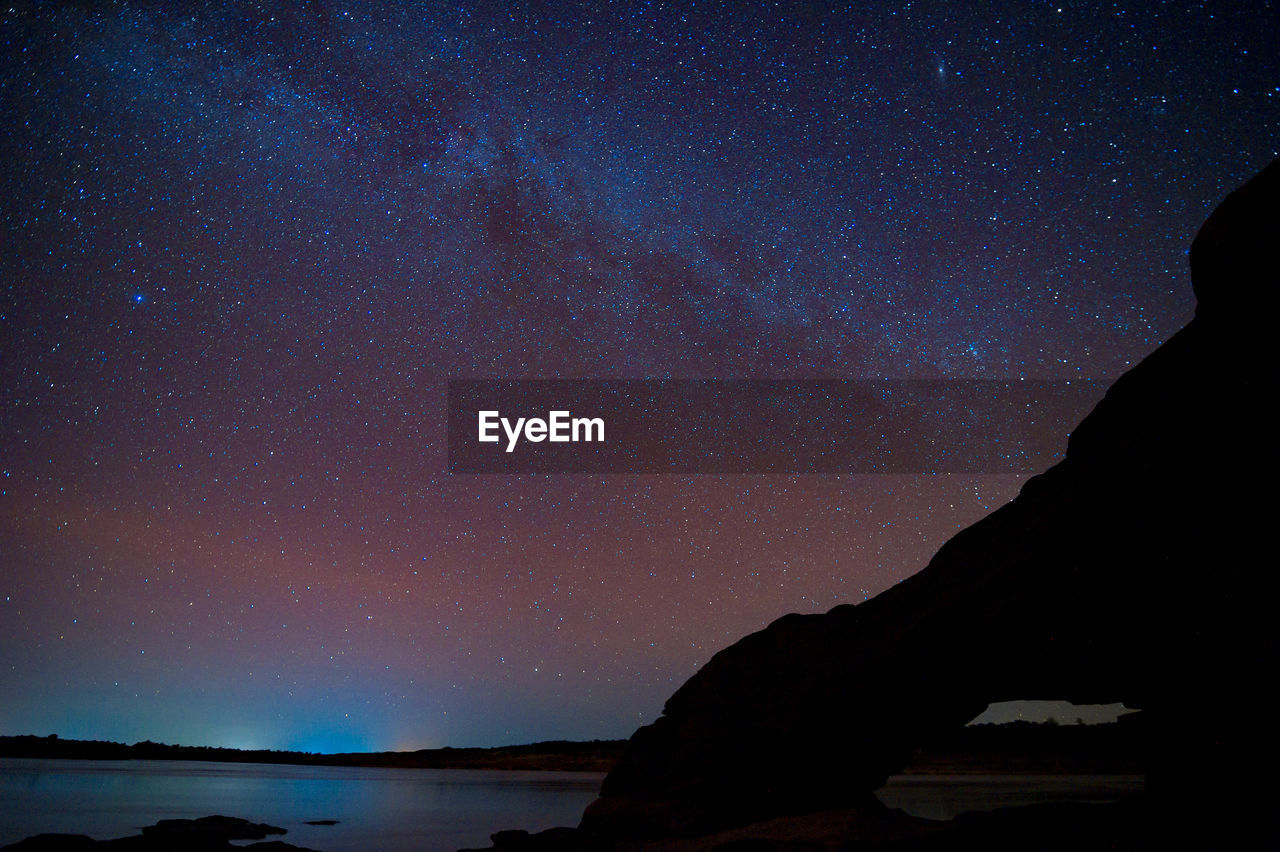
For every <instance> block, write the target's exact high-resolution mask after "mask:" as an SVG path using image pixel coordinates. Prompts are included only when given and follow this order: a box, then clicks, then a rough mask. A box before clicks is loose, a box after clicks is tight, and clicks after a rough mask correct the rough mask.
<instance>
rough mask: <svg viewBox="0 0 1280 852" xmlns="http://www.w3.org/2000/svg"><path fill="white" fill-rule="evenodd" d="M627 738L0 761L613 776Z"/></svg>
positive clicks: (92, 747) (105, 750) (45, 744)
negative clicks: (400, 748)
mask: <svg viewBox="0 0 1280 852" xmlns="http://www.w3.org/2000/svg"><path fill="white" fill-rule="evenodd" d="M624 744H625V743H624V741H622V740H591V741H587V742H569V741H564V740H552V741H548V742H540V743H529V744H527V745H514V746H499V747H495V748H449V747H445V748H434V749H419V750H417V751H380V752H344V753H338V754H315V753H312V752H304V751H277V750H274V749H235V748H218V747H213V746H183V745H169V744H166V743H156V742H151V741H149V740H147V741H143V742H138V743H134V744H132V745H128V744H126V743H118V742H110V741H103V740H66V739H62V738H60V737H58V736H56V735H54V736H47V737H38V736H31V735H28V736H8V737H0V757H25V758H43V759H62V760H201V761H214V762H221V763H285V764H298V765H303V766H373V767H388V768H418V769H501V770H508V771H515V770H545V771H556V772H607V771H608V770H609V768H610V767H612V766H613V763H614V761H616V760H617V756H618V754H620V753H621V751H622V747H623V745H624Z"/></svg>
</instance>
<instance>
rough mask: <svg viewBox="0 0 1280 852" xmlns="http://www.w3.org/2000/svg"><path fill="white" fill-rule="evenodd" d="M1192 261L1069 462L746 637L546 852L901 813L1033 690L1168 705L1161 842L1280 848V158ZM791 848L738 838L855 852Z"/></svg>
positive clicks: (1156, 786) (1154, 724)
mask: <svg viewBox="0 0 1280 852" xmlns="http://www.w3.org/2000/svg"><path fill="white" fill-rule="evenodd" d="M1191 274H1192V282H1193V286H1194V289H1195V293H1196V296H1197V300H1198V303H1197V311H1196V316H1195V318H1194V319H1193V320H1192V322H1191V323H1190V324H1189V325H1187V326H1186V327H1185V328H1184V329H1182V330H1181V331H1180V332H1178V333H1177V334H1176V335H1174V337H1173V338H1172V339H1170V340H1169V341H1168V342H1166V343H1165V344H1164V345H1163V346H1161V347H1160V348H1159V349H1157V350H1156V351H1155V352H1153V353H1152V354H1151V355H1150V356H1149V357H1148V358H1146V359H1144V360H1143V361H1142V362H1141V363H1140V364H1138V365H1137V366H1136V367H1134V368H1133V369H1132V370H1130V371H1129V372H1128V373H1126V374H1125V375H1124V376H1122V377H1121V378H1120V379H1119V380H1117V381H1116V382H1115V384H1114V385H1113V386H1112V387H1111V388H1110V390H1109V391H1108V392H1107V394H1106V397H1105V398H1104V399H1103V400H1102V401H1101V402H1100V403H1099V404H1098V405H1097V407H1096V408H1095V409H1094V410H1093V412H1092V413H1091V414H1090V415H1089V416H1088V417H1087V418H1086V419H1085V420H1084V421H1083V422H1082V423H1080V425H1079V426H1078V427H1077V428H1076V430H1075V431H1074V432H1073V433H1072V435H1071V438H1070V441H1069V444H1068V449H1067V453H1066V456H1065V458H1064V459H1063V461H1062V462H1060V463H1059V464H1057V465H1055V466H1054V467H1053V468H1051V469H1050V470H1048V471H1047V472H1045V473H1044V474H1042V475H1040V476H1037V477H1035V478H1033V479H1031V480H1029V481H1028V482H1027V483H1026V484H1025V486H1024V487H1023V489H1022V490H1021V492H1020V494H1019V495H1018V497H1017V498H1016V499H1015V500H1013V501H1012V502H1011V503H1009V504H1008V505H1006V506H1004V507H1002V508H1001V509H999V510H997V511H996V512H994V513H993V514H991V515H990V516H988V517H987V518H985V519H983V520H982V521H980V522H978V523H976V524H974V525H973V526H971V527H969V528H968V529H966V530H964V531H962V532H961V533H959V534H958V535H956V536H955V537H954V538H953V539H952V540H950V541H949V542H947V544H946V545H945V546H943V548H942V549H941V550H940V551H939V552H938V553H937V555H936V556H935V557H934V558H933V559H932V560H931V561H930V563H929V565H928V566H927V567H926V568H924V570H922V571H920V572H919V573H918V574H916V575H914V576H912V577H911V578H909V579H907V580H905V581H903V582H902V583H900V584H898V585H897V586H895V587H893V588H891V589H889V590H887V591H886V592H884V593H883V594H881V595H879V596H878V597H876V598H874V599H872V600H870V601H867V602H866V603H863V604H861V605H858V606H841V607H837V608H835V609H833V610H831V611H830V612H828V613H826V614H825V615H789V616H786V617H784V618H781V619H779V620H778V621H776V622H774V623H773V624H771V625H769V627H767V628H766V629H765V630H762V631H760V632H759V633H755V634H752V635H750V636H747V637H746V638H744V639H742V640H741V641H739V642H738V643H737V644H735V645H733V646H732V647H730V648H727V649H725V650H724V651H721V652H720V653H719V654H717V655H716V656H715V657H714V658H712V660H711V661H710V662H709V663H708V664H707V665H706V666H705V667H704V668H703V669H702V670H701V671H700V672H698V674H696V675H695V676H694V677H692V678H691V679H690V680H689V681H688V682H687V683H686V684H685V685H684V686H682V687H681V688H680V689H679V690H678V691H677V692H676V693H675V694H674V695H673V696H672V697H671V698H670V699H669V700H668V702H667V704H666V707H665V709H664V712H663V715H662V716H661V717H660V718H659V719H658V720H657V721H655V722H654V723H653V724H651V725H648V726H646V727H644V728H641V729H640V730H638V731H637V732H636V733H635V735H634V736H633V737H632V738H631V740H630V742H629V744H628V746H627V748H626V750H625V752H624V753H623V755H622V757H621V759H620V760H619V762H618V764H617V766H616V767H615V768H614V770H613V771H612V772H611V773H610V774H609V775H608V776H607V777H606V779H605V781H604V784H603V788H602V792H601V796H600V798H599V799H597V800H596V801H595V802H594V803H593V804H592V805H591V806H590V807H589V808H588V809H587V811H586V813H585V814H584V816H583V819H582V823H581V826H580V827H579V829H578V831H577V833H576V834H573V835H566V834H564V833H561V834H559V835H556V836H554V837H551V836H548V837H547V838H546V843H559V844H560V845H559V846H556V847H553V846H550V845H545V844H544V845H543V846H541V847H539V846H529V847H528V848H579V847H580V848H615V849H622V848H650V847H653V846H655V844H657V845H660V847H661V848H672V849H675V848H684V847H682V846H677V845H674V844H675V840H674V839H675V838H689V839H690V840H689V842H691V843H693V842H695V841H694V840H693V838H702V840H698V841H696V842H697V843H702V842H704V841H706V839H707V838H710V837H716V836H719V835H722V834H723V833H724V832H726V831H731V830H734V829H735V827H742V826H756V827H757V828H758V827H759V826H760V825H762V824H766V823H764V821H767V820H771V819H783V820H786V819H788V818H791V819H795V818H796V815H809V816H806V817H801V818H799V821H800V823H805V822H806V821H812V820H816V819H818V817H816V816H813V815H814V814H818V813H827V814H831V813H842V814H846V815H851V814H852V815H854V816H851V817H850V819H852V820H853V822H858V821H861V822H863V823H868V824H873V825H879V824H883V823H884V820H885V819H886V817H885V816H884V814H883V811H882V810H876V809H875V808H874V806H872V805H871V803H870V802H869V801H868V797H869V796H870V794H871V791H873V790H875V789H876V788H877V787H879V786H880V785H881V784H883V782H884V781H885V779H886V778H887V777H888V776H889V775H890V774H892V773H894V772H896V771H897V770H899V769H900V768H901V767H902V766H903V765H904V763H905V762H906V760H907V758H908V756H909V754H910V753H911V751H912V749H913V748H914V747H916V746H917V745H919V744H920V743H922V742H924V741H926V740H927V739H929V738H930V737H932V736H935V735H936V734H937V733H938V732H940V731H945V730H946V729H948V728H953V727H956V726H960V725H963V724H965V722H967V721H968V720H969V719H971V718H973V717H974V716H975V715H977V714H978V713H979V712H981V711H982V710H983V708H985V707H986V706H987V704H989V703H991V702H994V701H1003V700H1013V699H1067V700H1071V701H1075V702H1080V703H1109V702H1117V701H1122V702H1124V703H1125V704H1127V705H1128V706H1130V707H1140V708H1145V710H1144V715H1145V716H1146V717H1147V720H1148V723H1147V725H1146V728H1147V729H1148V736H1149V743H1148V745H1149V749H1148V756H1147V791H1148V793H1147V802H1146V804H1144V805H1142V807H1141V809H1140V810H1136V809H1134V808H1130V809H1128V810H1122V811H1121V812H1120V813H1121V815H1120V816H1119V817H1116V818H1117V819H1120V820H1121V822H1122V823H1123V824H1124V825H1125V826H1128V827H1129V828H1128V829H1127V830H1128V831H1129V832H1130V833H1129V834H1125V835H1124V836H1125V837H1130V838H1134V837H1138V836H1140V837H1141V838H1142V839H1141V840H1140V841H1139V840H1134V842H1135V843H1144V844H1151V845H1152V847H1153V848H1178V849H1196V848H1280V833H1278V832H1277V829H1276V828H1275V827H1274V826H1272V825H1269V824H1268V822H1269V818H1270V814H1271V813H1272V810H1273V802H1274V800H1275V794H1276V790H1275V787H1276V783H1275V781H1274V776H1273V774H1272V773H1271V772H1270V768H1271V767H1272V766H1273V765H1274V761H1275V759H1276V757H1277V756H1280V748H1278V747H1277V746H1278V740H1277V731H1280V726H1277V725H1276V724H1275V722H1274V719H1273V718H1272V717H1271V716H1270V714H1269V713H1268V712H1266V710H1265V708H1267V707H1269V706H1270V697H1269V696H1270V693H1271V682H1272V680H1273V678H1274V674H1275V672H1276V671H1277V662H1280V660H1278V655H1277V645H1276V637H1275V630H1274V629H1273V625H1274V623H1275V621H1274V614H1273V607H1274V602H1275V600H1276V599H1277V597H1276V593H1277V591H1280V588H1278V586H1280V582H1278V577H1280V575H1278V574H1277V572H1276V570H1275V565H1276V550H1277V545H1276V539H1275V535H1274V532H1273V530H1274V528H1275V520H1274V517H1275V513H1276V508H1277V503H1278V501H1277V496H1276V495H1277V487H1278V485H1280V470H1278V465H1277V456H1278V452H1277V447H1278V446H1280V443H1278V442H1277V438H1276V432H1275V426H1274V421H1273V419H1272V418H1273V415H1272V409H1273V406H1274V403H1275V400H1276V397H1277V392H1278V391H1280V382H1278V380H1277V376H1278V373H1277V354H1276V327H1277V324H1278V323H1280V317H1277V311H1276V307H1277V301H1278V299H1280V161H1277V163H1273V164H1272V165H1271V166H1270V167H1268V168H1267V169H1266V170H1265V171H1264V172H1262V173H1261V174H1260V175H1258V176H1257V177H1256V178H1254V179H1253V180H1252V181H1251V182H1250V183H1249V184H1247V185H1246V186H1245V187H1242V188H1241V189H1239V190H1237V191H1236V192H1234V193H1232V194H1231V195H1230V196H1229V197H1228V198H1227V199H1226V200H1225V201H1224V202H1223V203H1222V204H1221V205H1220V206H1219V208H1218V209H1217V210H1216V211H1214V213H1213V214H1212V215H1211V216H1210V218H1209V219H1208V221H1207V222H1206V223H1205V225H1204V226H1203V227H1202V229H1201V231H1200V233H1199V234H1198V235H1197V237H1196V240H1195V242H1194V244H1193V246H1192V248H1191ZM1259 768H1261V770H1262V771H1261V776H1262V780H1260V781H1251V782H1239V783H1238V782H1237V779H1246V778H1248V779H1253V778H1257V777H1258V776H1259V773H1258V772H1257V771H1256V770H1258V769H1259ZM851 809H852V810H851ZM1082 813H1089V814H1097V813H1099V812H1098V811H1080V810H1078V809H1075V808H1072V807H1070V806H1060V807H1056V808H1050V809H1047V810H1046V809H1041V810H1035V809H1019V812H1018V814H1017V815H1016V816H1014V815H1008V814H1006V815H1005V816H1004V817H1000V818H997V817H986V816H982V817H979V816H973V817H969V818H966V819H963V820H959V819H958V820H956V821H954V823H952V824H949V825H950V827H949V828H947V829H946V832H947V833H948V834H950V835H952V836H953V839H954V836H955V833H956V832H964V831H968V830H970V827H973V828H972V830H973V831H986V832H988V834H990V835H991V836H990V837H988V838H987V841H989V842H990V843H992V844H996V845H992V846H988V847H987V848H1015V847H1016V848H1047V849H1058V848H1111V847H1110V846H1109V845H1108V843H1109V841H1108V840H1107V836H1106V829H1104V827H1103V823H1105V822H1106V821H1107V820H1109V819H1111V818H1112V817H1110V816H1107V817H1105V818H1101V819H1102V823H1100V824H1098V825H1093V823H1092V822H1091V820H1090V819H1089V818H1085V817H1082V816H1079V815H1080V814H1082ZM1101 813H1114V812H1106V811H1103V812H1101ZM1065 815H1070V816H1065ZM1058 816H1064V818H1063V819H1062V820H1061V821H1060V822H1059V821H1058V820H1057V817H1058ZM996 823H998V826H997V825H996ZM1135 823H1139V824H1140V825H1139V827H1135ZM1037 825H1039V826H1040V827H1039V828H1037V827H1036V826H1037ZM1091 826H1092V827H1091ZM917 828H920V826H917ZM1068 828H1070V829H1071V830H1070V831H1067V829H1068ZM1113 828H1115V826H1113ZM850 831H852V828H850ZM932 831H933V830H932V829H930V830H929V831H925V832H924V833H923V834H921V835H920V837H918V838H917V839H916V840H909V839H905V838H898V839H896V840H893V841H885V842H892V843H905V844H907V845H905V846H893V847H892V848H895V849H897V848H912V849H914V848H935V847H934V846H927V845H926V846H916V845H910V844H913V843H924V844H927V843H928V842H930V841H929V840H928V837H927V836H929V835H930V832H932ZM1081 831H1084V832H1085V833H1086V834H1087V833H1088V832H1090V831H1092V832H1094V834H1093V836H1092V839H1088V838H1084V837H1082V835H1081V834H1080V832H1081ZM1001 832H1006V833H1007V834H1001ZM847 836H853V835H852V834H849V835H847ZM540 837H541V836H540V835H535V836H533V837H532V838H517V837H514V836H510V837H507V838H505V842H506V843H507V847H506V848H520V847H518V846H517V845H513V844H516V843H520V842H523V843H534V844H537V843H541V842H542V841H541V840H540V839H539V838H540ZM1001 837H1007V838H1013V839H1006V840H1001V839H1000V838H1001ZM1033 837H1034V838H1038V839H1036V841H1035V842H1034V843H1032V842H1030V840H1031V838H1033ZM753 838H754V839H753ZM659 841H660V843H659ZM726 842H728V841H726ZM797 842H801V843H804V842H807V841H803V840H801V841H797ZM937 842H939V843H942V842H943V841H937ZM984 842H985V841H984ZM788 843H790V841H783V840H780V839H770V838H769V837H765V836H760V835H759V834H758V833H757V834H755V835H752V836H751V837H746V836H744V837H741V838H739V839H738V840H735V841H733V842H732V843H728V845H726V846H723V847H714V848H725V849H729V848H733V849H755V848H761V849H772V848H838V847H828V846H821V845H820V846H813V847H810V846H802V847H799V846H798V847H792V846H789V845H787V844H788ZM574 844H577V846H576V847H575V846H574ZM771 844H773V845H771ZM778 844H782V845H778ZM1000 844H1003V845H1000ZM1063 844H1066V845H1063ZM689 848H703V847H701V846H697V847H692V846H691V847H689ZM707 848H713V847H707ZM858 848H880V847H875V846H867V845H866V844H862V845H859V846H858ZM885 848H888V847H885ZM941 848H955V847H954V846H952V847H946V846H944V847H941ZM1115 848H1134V847H1130V846H1120V847H1115Z"/></svg>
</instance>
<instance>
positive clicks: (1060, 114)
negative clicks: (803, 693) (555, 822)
mask: <svg viewBox="0 0 1280 852" xmlns="http://www.w3.org/2000/svg"><path fill="white" fill-rule="evenodd" d="M303 5H304V6H305V8H304V10H302V11H299V10H298V9H297V8H295V5H294V4H283V3H281V4H278V5H277V6H275V7H273V6H272V5H271V4H251V3H235V2H230V3H225V2H220V3H216V4H215V3H210V4H201V5H199V6H196V5H191V6H187V7H185V9H184V10H183V11H182V12H178V11H174V10H173V9H172V8H170V9H162V8H160V7H159V5H158V4H148V3H140V4H116V3H103V4H96V3H89V4H69V5H63V6H52V5H49V4H31V3H18V4H16V5H11V6H9V7H7V8H5V9H0V45H2V50H3V59H2V62H3V68H2V71H3V73H2V74H0V117H2V119H3V121H2V123H0V153H2V154H3V160H2V162H3V164H4V165H3V168H2V169H0V185H2V189H0V204H2V205H3V208H2V210H0V213H2V216H0V227H2V228H3V236H2V237H0V270H2V275H3V296H2V301H0V355H2V363H0V370H2V371H3V386H2V387H3V407H2V408H0V418H2V420H0V424H2V426H3V455H2V457H0V467H2V468H3V470H2V476H3V479H2V480H0V695H4V696H5V698H4V700H3V702H2V703H0V732H3V733H12V734H17V733H38V734H45V733H55V732H56V733H58V734H60V735H62V736H78V737H96V738H112V739H122V740H128V741H134V740H138V739H144V738H150V739H155V740H164V741H170V742H183V743H199V744H210V745H231V746H253V747H281V748H300V749H308V750H342V749H357V748H361V749H363V748H376V749H382V748H416V747H423V746H439V745H446V744H449V745H477V744H479V745H485V744H500V743H511V742H525V741H531V740H537V739H548V738H591V737H618V736H625V735H627V734H628V733H630V731H631V730H632V729H633V728H635V727H636V726H637V725H638V724H640V723H642V722H646V721H649V720H651V719H652V718H653V717H654V716H655V715H656V714H657V713H658V712H659V711H660V709H661V706H662V701H663V700H664V698H665V697H666V696H667V695H668V694H669V693H670V692H671V691H672V690H673V689H674V688H675V687H676V686H678V685H679V684H680V683H681V682H683V680H684V679H685V678H687V677H688V676H689V675H690V674H692V673H693V672H694V671H695V670H696V669H697V667H698V666H699V665H701V664H702V663H704V662H705V661H706V660H707V659H708V658H709V657H710V656H711V655H712V654H713V653H714V652H715V651H716V650H718V649H719V648H721V647H723V646H724V645H726V644H727V643H729V642H731V641H733V640H734V639H736V638H737V637H739V636H741V635H743V634H745V633H747V632H750V631H751V630H754V629H758V628H759V627H761V626H763V625H764V624H766V623H767V622H768V621H770V620H772V619H773V618H775V617H777V616H779V615H782V614H784V613H787V612H791V611H809V612H811V611H822V610H825V609H827V608H829V607H831V606H833V605H835V604H838V603H847V602H858V601H861V600H863V599H865V598H866V597H867V596H869V595H872V594H875V593H876V592H878V591H880V590H882V589H884V588H886V587H887V586H889V585H891V584H892V583H894V582H896V581H897V580H900V579H902V578H903V577H905V576H908V575H910V574H911V573H913V572H914V571H916V570H918V569H919V568H921V567H922V566H923V565H924V564H925V562H926V561H927V560H928V558H929V556H930V555H931V553H932V552H933V551H934V550H935V549H936V548H937V547H938V545H940V544H941V542H942V541H944V540H945V539H946V537H947V536H948V535H950V534H951V533H953V532H954V531H955V530H957V529H959V528H960V527H962V526H964V525H965V524H967V523H970V522H972V521H973V520H976V519H977V518H978V517H981V516H982V515H983V514H985V513H986V512H987V511H989V510H990V509H991V508H992V507H994V506H996V505H999V504H1000V503H1002V502H1004V501H1005V500H1007V499H1009V498H1010V497H1011V496H1012V495H1013V494H1014V493H1016V490H1017V488H1018V486H1019V484H1020V483H1021V482H1022V481H1023V477H1021V476H1011V475H969V476H958V475H957V476H941V475H939V476H791V477H781V476H751V475H743V476H720V477H711V476H666V475H662V476H571V475H551V476H519V477H517V476H503V477H494V476H465V475H450V474H449V473H447V472H446V468H445V451H446V447H445V443H444V406H445V388H446V385H447V382H448V380H449V379H451V378H523V377H548V378H551V377H559V378H565V377H599V378H603V377H627V378H638V377H651V376H652V377H664V376H674V377H772V378H792V379H794V378H815V377H828V378H868V377H908V378H914V377H921V378H1006V377H1014V376H1026V377H1032V378H1052V379H1066V378H1071V379H1076V378H1098V379H1110V378H1114V377H1115V376H1117V375H1119V374H1120V373H1121V372H1123V371H1124V370H1125V369H1126V368H1127V367H1128V366H1130V365H1132V364H1133V363H1136V362H1137V361H1138V360H1139V359H1141V358H1142V357H1143V356H1144V355H1145V354H1147V353H1148V352H1150V351H1151V350H1152V349H1154V348H1155V347H1156V346H1157V345H1159V343H1160V342H1162V341H1163V340H1164V339H1166V338H1167V337H1168V336H1169V335H1170V334H1172V333H1173V332H1174V331H1175V330H1176V329H1177V328H1179V327H1180V326H1181V325H1182V324H1184V323H1185V322H1186V321H1187V320H1188V319H1189V318H1190V316H1191V314H1192V311H1193V308H1194V303H1193V298H1192V294H1191V290H1190V285H1189V281H1188V277H1187V275H1186V271H1185V266H1186V258H1185V255H1186V248H1187V246H1188V245H1189V243H1190V239H1191V237H1192V235H1193V234H1194V233H1195V229H1196V228H1197V226H1198V225H1199V223H1200V222H1201V221H1202V220H1203V219H1204V217H1205V216H1206V215H1207V213H1208V211H1209V210H1210V209H1212V207H1213V205H1214V204H1215V203H1216V201H1217V200H1219V199H1220V198H1221V197H1222V196H1223V195H1224V194H1225V193H1226V192H1227V191H1228V190H1229V189H1231V188H1233V187H1234V186H1235V185H1237V184H1238V183H1240V182H1242V181H1243V180H1244V179H1245V178H1247V177H1248V176H1249V175H1250V174H1252V173H1253V172H1255V171H1257V170H1258V169H1259V168H1261V167H1262V166H1263V165H1265V164H1266V163H1267V162H1269V161H1270V160H1271V159H1273V158H1274V157H1275V156H1276V155H1277V154H1278V153H1280V149H1278V148H1277V145H1278V144H1280V143H1278V142H1277V139H1278V138H1280V137H1278V136H1277V133H1278V131H1280V54H1278V52H1277V51H1276V49H1275V45H1274V43H1273V42H1272V41H1271V40H1272V39H1273V38H1274V33H1275V32H1277V31H1280V20H1278V17H1280V16H1278V15H1277V12H1276V10H1275V9H1274V8H1272V6H1271V4H1268V3H1237V4H1230V5H1228V4H1213V3H1210V4H1203V6H1202V7H1201V8H1195V9H1184V8H1180V7H1179V8H1173V7H1172V4H1171V5H1168V6H1166V5H1165V4H1150V5H1146V6H1144V5H1139V4H1127V3H1114V4H1112V3H1108V4H1097V5H1086V6H1082V5H1076V4H1069V3H1011V4H1003V5H999V4H996V5H993V4H972V5H970V4H954V3H931V2H926V3H910V4H883V3H875V4H867V5H862V4H859V5H858V6H857V7H856V8H854V9H846V8H842V7H825V6H820V5H819V4H796V5H792V4H776V5H775V4H764V5H756V4H739V3H728V4H693V3H687V4H656V3H636V2H630V0H622V2H613V3H607V4H599V5H581V4H534V5H532V6H523V5H520V4H510V3H496V2H494V3H488V2H478V3H473V4H462V5H459V4H453V3H440V4H435V3H433V4H369V3H360V4H350V5H343V4H336V3H328V2H322V3H313V4H303ZM553 7H554V8H553ZM1063 437H1064V439H1065V436H1063ZM1012 638H1013V639H1014V640H1015V641H1016V637H1012Z"/></svg>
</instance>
